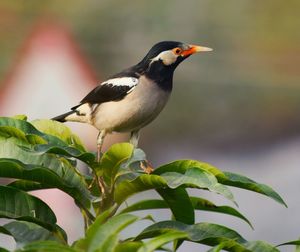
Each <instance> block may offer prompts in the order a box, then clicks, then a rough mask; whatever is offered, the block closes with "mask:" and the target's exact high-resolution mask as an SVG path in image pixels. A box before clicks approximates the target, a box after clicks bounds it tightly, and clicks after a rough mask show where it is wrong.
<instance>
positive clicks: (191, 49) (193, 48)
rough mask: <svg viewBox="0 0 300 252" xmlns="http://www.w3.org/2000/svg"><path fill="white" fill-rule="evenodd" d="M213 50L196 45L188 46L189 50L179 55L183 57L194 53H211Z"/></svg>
mask: <svg viewBox="0 0 300 252" xmlns="http://www.w3.org/2000/svg"><path fill="white" fill-rule="evenodd" d="M212 50H213V49H211V48H209V47H204V46H197V45H189V48H188V49H186V50H184V51H183V52H182V53H181V55H183V56H185V57H186V56H189V55H192V54H194V53H197V52H210V51H212Z"/></svg>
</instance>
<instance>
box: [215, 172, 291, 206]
mask: <svg viewBox="0 0 300 252" xmlns="http://www.w3.org/2000/svg"><path fill="white" fill-rule="evenodd" d="M224 175H225V177H224V176H220V177H218V179H219V181H220V183H222V184H225V185H229V186H234V187H238V188H243V189H246V190H250V191H253V192H257V193H260V194H263V195H266V196H268V197H269V198H272V199H273V200H275V201H277V202H278V203H280V204H282V205H284V206H286V207H287V205H286V203H285V202H284V201H283V199H282V198H281V197H280V196H279V194H278V193H276V192H275V191H274V190H273V189H272V188H271V187H269V186H267V185H265V184H259V183H257V182H255V181H253V180H251V179H249V178H247V177H245V176H242V175H239V174H236V173H232V172H224Z"/></svg>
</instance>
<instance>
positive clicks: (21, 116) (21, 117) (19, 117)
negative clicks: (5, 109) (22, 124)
mask: <svg viewBox="0 0 300 252" xmlns="http://www.w3.org/2000/svg"><path fill="white" fill-rule="evenodd" d="M12 118H14V119H18V120H23V121H27V116H26V115H15V116H13V117H12Z"/></svg>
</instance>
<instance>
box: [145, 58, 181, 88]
mask: <svg viewBox="0 0 300 252" xmlns="http://www.w3.org/2000/svg"><path fill="white" fill-rule="evenodd" d="M141 69H142V68H141ZM143 69H144V70H143V71H142V73H141V74H145V75H146V77H147V78H149V79H151V80H153V81H154V82H155V83H156V84H157V85H158V86H159V87H160V88H161V89H163V90H165V91H172V87H173V74H174V70H175V68H171V67H166V66H165V65H163V64H162V63H161V62H153V63H152V64H151V65H149V66H148V67H147V68H146V69H145V68H143Z"/></svg>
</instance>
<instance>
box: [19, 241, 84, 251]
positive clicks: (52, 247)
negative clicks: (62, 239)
mask: <svg viewBox="0 0 300 252" xmlns="http://www.w3.org/2000/svg"><path fill="white" fill-rule="evenodd" d="M57 251H59V252H82V251H80V250H76V249H74V248H71V247H69V246H68V245H63V244H60V243H57V242H55V241H36V242H32V243H29V244H27V245H25V246H24V247H23V248H21V249H18V250H16V251H15V252H57Z"/></svg>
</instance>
